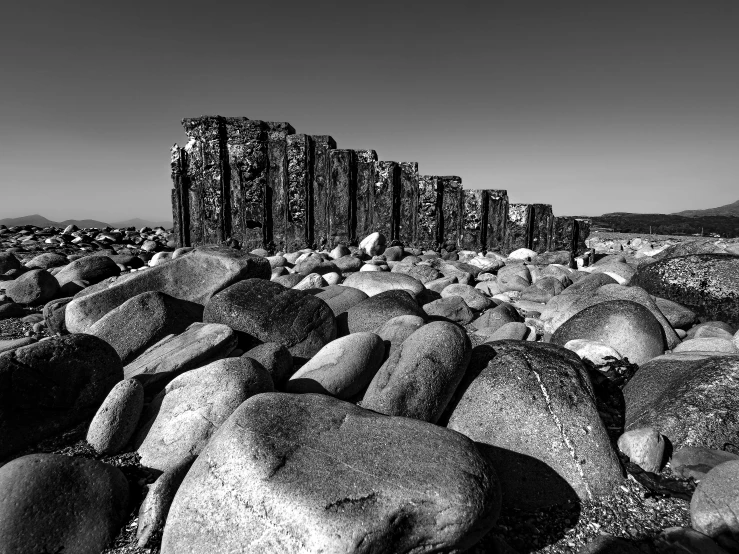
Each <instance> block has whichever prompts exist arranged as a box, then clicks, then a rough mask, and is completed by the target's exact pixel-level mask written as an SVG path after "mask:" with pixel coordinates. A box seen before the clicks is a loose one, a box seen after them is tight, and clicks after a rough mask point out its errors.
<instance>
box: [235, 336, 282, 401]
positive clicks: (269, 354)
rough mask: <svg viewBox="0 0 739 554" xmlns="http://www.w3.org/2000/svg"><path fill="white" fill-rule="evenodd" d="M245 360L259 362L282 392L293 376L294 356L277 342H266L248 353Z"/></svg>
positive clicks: (277, 388) (276, 387) (244, 355)
mask: <svg viewBox="0 0 739 554" xmlns="http://www.w3.org/2000/svg"><path fill="white" fill-rule="evenodd" d="M242 357H244V358H251V359H252V360H255V361H257V362H259V363H260V364H261V365H262V367H263V368H264V369H266V370H267V373H269V375H270V377H272V382H273V383H274V385H275V389H276V390H282V389H283V388H284V386H285V383H287V380H288V379H289V378H290V376H291V375H292V374H293V356H292V354H290V351H289V350H288V349H287V348H285V347H284V346H283V345H281V344H277V343H276V342H265V343H264V344H260V345H257V346H255V347H254V348H252V349H251V350H248V351H246V352H245V353H244V354H243V356H242Z"/></svg>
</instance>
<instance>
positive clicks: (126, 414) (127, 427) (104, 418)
mask: <svg viewBox="0 0 739 554" xmlns="http://www.w3.org/2000/svg"><path fill="white" fill-rule="evenodd" d="M143 409H144V387H143V386H142V385H141V383H139V382H138V381H136V380H135V379H125V380H123V381H121V382H119V383H118V384H117V385H116V386H114V387H113V388H112V389H111V391H110V393H108V396H107V397H106V398H105V400H104V401H103V403H102V405H101V406H100V408H98V411H97V413H96V414H95V417H93V418H92V422H91V423H90V427H89V429H88V430H87V443H88V444H89V445H90V446H92V447H93V449H95V452H97V453H98V454H117V453H118V452H120V451H122V450H123V448H124V447H125V446H126V444H128V441H129V440H131V437H132V436H133V433H134V431H136V426H137V425H138V423H139V418H140V417H141V411H142V410H143Z"/></svg>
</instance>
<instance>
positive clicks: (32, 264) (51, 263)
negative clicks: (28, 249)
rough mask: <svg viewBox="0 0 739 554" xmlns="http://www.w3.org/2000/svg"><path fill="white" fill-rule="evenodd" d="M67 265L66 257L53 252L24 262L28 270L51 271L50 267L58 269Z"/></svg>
mask: <svg viewBox="0 0 739 554" xmlns="http://www.w3.org/2000/svg"><path fill="white" fill-rule="evenodd" d="M68 263H69V260H67V257H66V256H62V255H61V254H57V253H55V252H44V253H43V254H39V255H38V256H36V257H35V258H32V259H31V260H29V261H28V262H26V267H27V268H29V269H51V268H52V267H60V266H63V265H67V264H68Z"/></svg>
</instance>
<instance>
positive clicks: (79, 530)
mask: <svg viewBox="0 0 739 554" xmlns="http://www.w3.org/2000/svg"><path fill="white" fill-rule="evenodd" d="M160 231H161V230H160ZM24 237H25V238H24ZM0 239H1V240H2V241H3V243H2V246H3V247H4V248H5V251H4V252H3V253H2V254H0V273H2V274H3V278H4V279H5V280H4V281H3V285H4V286H3V291H4V292H3V296H2V304H0V317H3V318H5V319H7V320H8V321H12V320H17V319H18V318H19V317H23V318H29V317H30V318H31V320H33V321H34V323H33V325H34V326H37V327H35V331H33V332H29V333H28V335H29V336H28V337H27V338H25V339H22V340H17V339H16V340H14V341H0V544H2V545H3V547H4V548H5V549H4V550H2V551H3V552H9V553H10V552H12V553H21V552H24V553H25V552H36V551H38V552H42V551H47V552H51V551H55V552H58V551H63V552H100V551H101V550H102V549H103V548H105V547H106V546H108V545H109V544H110V542H111V541H112V540H113V538H114V537H115V535H116V534H117V533H118V531H119V529H120V528H121V525H123V524H124V521H125V519H126V517H127V516H126V514H129V513H136V512H138V519H136V520H135V524H134V525H133V527H137V528H138V532H137V541H138V545H139V547H145V546H148V547H155V548H159V542H160V541H161V552H162V553H181V552H193V553H196V552H198V553H199V552H214V553H215V552H231V551H243V552H275V553H277V552H280V553H282V552H295V553H298V552H357V553H360V552H378V553H381V552H387V553H395V552H408V553H412V552H459V551H463V550H469V549H472V550H473V551H475V552H478V551H479V552H510V551H511V549H510V547H509V546H507V545H506V544H505V542H504V541H503V539H502V538H501V536H503V535H506V534H505V532H504V531H505V526H502V525H500V524H499V521H500V520H505V518H506V517H507V516H509V515H510V514H512V513H516V512H517V511H521V510H523V511H526V510H558V509H564V507H567V506H569V507H572V506H586V505H590V504H589V503H593V502H598V501H601V500H603V499H605V498H609V495H611V494H613V491H615V490H619V489H620V488H624V484H625V483H626V481H625V471H624V468H625V469H626V470H627V471H628V473H629V474H631V475H633V476H635V477H634V478H638V479H641V480H642V481H643V482H645V483H651V485H650V486H654V487H656V488H659V487H661V488H660V489H659V490H666V489H669V488H670V487H673V488H672V489H670V490H678V489H679V490H680V491H683V492H681V493H680V494H682V496H680V498H685V494H687V493H685V492H684V491H685V490H689V491H690V492H692V488H691V486H692V487H694V485H695V481H699V482H700V483H699V485H698V488H697V489H696V492H695V495H694V496H693V501H692V504H691V507H690V510H691V512H690V513H691V517H692V525H693V528H694V529H692V530H691V529H688V528H682V529H665V530H664V532H663V533H662V534H661V535H659V537H653V540H652V542H651V544H654V545H660V544H661V545H663V546H664V545H671V546H669V547H670V548H678V547H679V548H683V550H681V552H698V551H699V550H696V549H695V548H696V547H692V546H690V545H691V544H699V543H700V544H703V545H710V547H711V548H715V549H717V550H715V551H716V552H722V551H727V552H735V551H737V550H731V548H733V546H732V545H735V544H737V543H736V542H732V541H735V539H734V536H735V535H736V536H739V529H737V526H736V520H735V518H734V517H733V515H732V514H733V513H734V512H735V508H736V506H735V504H736V499H735V497H736V494H735V491H736V486H737V485H736V482H737V479H738V477H737V475H739V473H738V472H737V467H739V465H737V464H738V463H737V462H736V460H737V459H739V456H736V455H735V454H734V453H732V452H731V450H732V448H733V447H732V446H731V445H736V444H739V416H737V414H739V400H737V399H738V398H739V395H737V392H739V390H737V383H739V379H738V378H737V375H739V333H738V332H737V328H736V327H737V324H738V322H737V321H736V320H735V319H734V318H733V314H734V313H735V312H734V311H732V308H731V305H730V302H729V300H728V299H731V298H733V299H734V301H735V302H737V301H739V300H738V299H739V283H738V282H737V281H736V279H735V278H734V277H735V275H736V274H739V271H736V270H737V269H739V257H736V256H731V255H727V254H722V255H718V256H719V258H720V259H718V258H716V256H717V255H716V254H710V253H709V254H688V255H686V256H683V257H677V258H665V259H664V260H662V261H658V262H655V263H647V264H644V263H641V262H638V261H636V260H635V259H634V258H633V257H630V256H624V255H613V256H606V257H602V258H600V259H599V260H598V261H597V262H596V263H595V264H593V265H583V263H582V262H581V265H580V268H579V269H576V268H575V264H574V263H572V265H570V261H571V257H570V256H569V254H568V253H567V254H568V255H567V256H565V255H564V254H562V255H560V253H556V252H549V253H545V254H536V253H535V252H532V251H530V250H525V249H522V250H519V251H515V252H513V253H512V254H511V255H510V256H508V257H505V256H502V255H499V254H497V253H495V252H488V253H479V252H472V251H460V252H446V251H442V252H433V251H421V250H411V249H408V250H406V249H404V248H403V247H402V246H400V245H394V246H392V247H387V243H388V241H387V240H386V239H385V237H384V236H381V235H379V234H374V235H371V236H369V237H367V238H366V239H365V240H363V241H362V245H363V247H354V246H349V247H347V246H343V245H342V246H339V247H337V248H335V249H334V250H333V251H331V252H316V251H311V250H303V251H298V252H280V253H277V254H275V255H273V256H269V255H267V252H256V253H245V252H242V251H239V250H237V249H232V248H228V247H198V248H194V249H190V248H188V249H179V250H175V251H172V252H169V251H167V250H166V249H167V242H169V239H168V235H167V234H166V233H164V232H159V231H157V232H151V231H149V230H142V231H141V232H133V231H121V230H104V231H97V230H95V231H94V232H92V231H90V230H86V231H79V230H75V229H66V230H64V231H63V232H57V230H29V229H15V230H7V229H5V230H2V231H0ZM78 239H80V240H78ZM42 245H53V248H52V247H51V246H49V251H46V252H43V253H37V252H38V250H40V249H43V248H44V246H42ZM91 245H94V246H91ZM52 249H54V251H51V250H52ZM83 249H85V250H83ZM93 249H94V250H97V251H96V252H92V250H93ZM80 250H83V252H80ZM157 250H158V251H160V253H162V254H166V255H162V256H160V257H158V258H156V257H153V256H150V253H151V252H153V251H157ZM81 253H85V254H87V255H85V256H80V254H81ZM31 254H32V255H31ZM582 260H586V257H583V258H581V261H582ZM558 262H565V263H558ZM688 266H689V267H690V268H691V271H693V272H694V273H693V274H694V275H704V276H706V279H709V277H710V279H713V281H710V279H709V281H710V283H713V282H715V283H717V288H716V290H703V291H702V292H701V293H700V294H698V292H696V286H695V283H694V279H690V278H683V279H680V278H676V277H675V272H676V271H677V270H678V269H679V268H684V267H688ZM663 267H664V268H665V269H664V270H663V269H660V268H663ZM676 268H677V269H676ZM732 272H735V273H732ZM709 281H706V283H708V282H709ZM704 288H705V287H704ZM709 289H710V287H709ZM31 320H29V322H30V321H31ZM42 322H43V323H42ZM80 425H81V426H83V428H84V433H85V436H86V443H85V444H86V446H85V448H88V449H90V451H91V452H95V453H97V456H98V457H100V456H107V458H104V459H105V460H108V459H110V460H113V459H116V458H115V457H116V456H119V457H120V456H128V455H133V453H135V455H136V459H137V460H138V467H140V468H141V471H147V472H149V473H148V474H147V475H149V476H150V479H148V483H149V485H150V486H149V490H148V493H145V494H143V495H142V494H137V493H136V489H135V486H134V485H132V484H131V482H130V479H128V477H129V476H128V475H124V473H122V472H121V471H120V470H119V469H117V468H116V467H114V466H113V465H111V463H108V462H104V461H99V460H89V459H83V458H80V457H78V456H69V455H68V456H62V455H59V454H49V453H38V452H37V451H35V450H34V447H35V445H36V444H38V443H39V442H40V441H43V440H45V439H48V438H50V437H54V436H57V435H59V434H60V433H63V432H65V431H67V430H68V429H70V428H72V427H75V426H80ZM29 451H30V452H36V453H32V454H29V453H28V452H29ZM619 456H621V458H620V457H619ZM3 463H4V465H1V464H3ZM666 463H667V465H666ZM714 468H715V469H714ZM645 476H646V477H645ZM650 476H651V477H650ZM690 479H693V481H691V480H690ZM642 481H640V482H642ZM655 483H656V485H655ZM665 483H666V484H665ZM670 483H673V484H672V485H671V484H670ZM674 483H682V484H680V485H674ZM686 483H687V484H686ZM691 483H692V485H691ZM675 487H678V489H676V488H675ZM680 487H682V488H680ZM686 487H687V488H686ZM624 490H626V489H625V488H624ZM732 495H733V496H732ZM34 504H38V505H45V506H47V507H49V508H48V509H46V510H43V511H35V510H33V509H32V507H33V505H34ZM568 509H569V508H568ZM570 525H574V522H570ZM129 526H130V525H129ZM661 530H663V529H658V530H657V531H661ZM534 535H535V534H534ZM506 537H507V538H508V539H509V540H511V543H512V544H514V545H518V544H519V543H520V541H518V539H517V538H516V537H511V536H510V535H506ZM544 540H545V539H544V538H543V537H538V538H537V537H534V538H531V539H530V542H529V544H539V545H540V546H545V545H546V543H545V542H542V541H544ZM537 541H539V542H537ZM701 541H702V542H701ZM607 542H608V541H606V542H605V543H604V542H603V540H602V539H598V541H596V542H594V543H593V544H591V545H590V546H586V547H585V549H584V550H582V551H583V552H606V551H607V550H602V549H601V550H598V548H601V547H600V546H598V545H599V544H600V543H603V544H606V543H607ZM616 543H618V541H616ZM616 543H613V544H616ZM574 544H575V543H573V547H572V548H574ZM582 545H583V546H585V545H584V543H582ZM676 545H677V546H676ZM631 547H632V545H631V544H630V543H629V542H628V541H621V542H620V543H619V548H621V549H622V550H621V551H628V548H631ZM691 548H693V549H692V550H690V549H691ZM62 549H63V550H62ZM480 549H482V550H480ZM722 549H723V550H722ZM556 551H557V552H559V551H560V550H556ZM562 551H564V550H562ZM664 551H677V550H664Z"/></svg>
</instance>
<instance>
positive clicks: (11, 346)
mask: <svg viewBox="0 0 739 554" xmlns="http://www.w3.org/2000/svg"><path fill="white" fill-rule="evenodd" d="M35 342H36V339H34V338H31V337H23V338H22V339H14V340H0V354H2V353H3V352H10V351H11V350H15V349H16V348H20V347H21V346H28V345H29V344H33V343H35Z"/></svg>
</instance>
